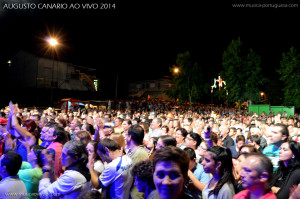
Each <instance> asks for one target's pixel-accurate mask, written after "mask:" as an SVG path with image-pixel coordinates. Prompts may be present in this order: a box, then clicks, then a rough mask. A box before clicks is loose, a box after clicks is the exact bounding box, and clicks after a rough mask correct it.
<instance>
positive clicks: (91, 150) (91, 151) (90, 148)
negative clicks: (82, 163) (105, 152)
mask: <svg viewBox="0 0 300 199" xmlns="http://www.w3.org/2000/svg"><path fill="white" fill-rule="evenodd" d="M86 150H87V152H88V153H89V157H92V158H93V159H94V158H95V157H96V153H95V149H94V146H93V145H92V144H90V143H89V144H88V145H87V146H86Z"/></svg>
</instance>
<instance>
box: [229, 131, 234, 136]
mask: <svg viewBox="0 0 300 199" xmlns="http://www.w3.org/2000/svg"><path fill="white" fill-rule="evenodd" d="M229 136H230V137H234V136H235V132H234V130H233V129H230V131H229Z"/></svg>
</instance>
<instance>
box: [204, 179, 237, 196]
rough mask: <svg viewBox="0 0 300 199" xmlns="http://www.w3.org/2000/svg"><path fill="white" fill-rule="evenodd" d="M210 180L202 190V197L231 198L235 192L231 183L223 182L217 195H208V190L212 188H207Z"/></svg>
mask: <svg viewBox="0 0 300 199" xmlns="http://www.w3.org/2000/svg"><path fill="white" fill-rule="evenodd" d="M211 180H212V179H211ZM211 180H210V181H209V183H208V184H207V185H206V187H205V188H204V189H203V191H202V199H232V198H233V196H234V195H235V193H234V187H233V185H232V184H231V183H225V184H224V185H223V186H222V188H221V189H220V191H219V193H218V195H217V196H215V195H214V194H211V195H210V196H208V194H209V192H210V191H211V190H212V189H209V188H208V186H209V184H210V183H211Z"/></svg>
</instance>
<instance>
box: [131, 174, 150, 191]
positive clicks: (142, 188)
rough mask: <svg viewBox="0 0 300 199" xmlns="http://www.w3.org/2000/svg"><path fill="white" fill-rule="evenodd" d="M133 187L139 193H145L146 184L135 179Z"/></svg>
mask: <svg viewBox="0 0 300 199" xmlns="http://www.w3.org/2000/svg"><path fill="white" fill-rule="evenodd" d="M134 185H135V186H136V188H137V189H138V191H139V192H145V191H146V187H147V183H146V182H144V181H142V180H140V179H138V178H137V177H135V181H134Z"/></svg>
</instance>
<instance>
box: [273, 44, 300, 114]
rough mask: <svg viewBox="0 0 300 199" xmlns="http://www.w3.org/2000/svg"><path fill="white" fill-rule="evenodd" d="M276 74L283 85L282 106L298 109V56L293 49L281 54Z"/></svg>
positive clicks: (299, 70) (299, 105)
mask: <svg viewBox="0 0 300 199" xmlns="http://www.w3.org/2000/svg"><path fill="white" fill-rule="evenodd" d="M278 73H279V74H280V75H281V77H280V80H282V81H283V82H284V84H285V86H284V88H283V92H284V104H285V105H287V106H289V105H294V106H295V107H296V108H300V54H297V51H296V49H294V47H292V48H291V49H290V51H289V52H287V53H283V54H282V61H281V62H280V69H279V70H278Z"/></svg>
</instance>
